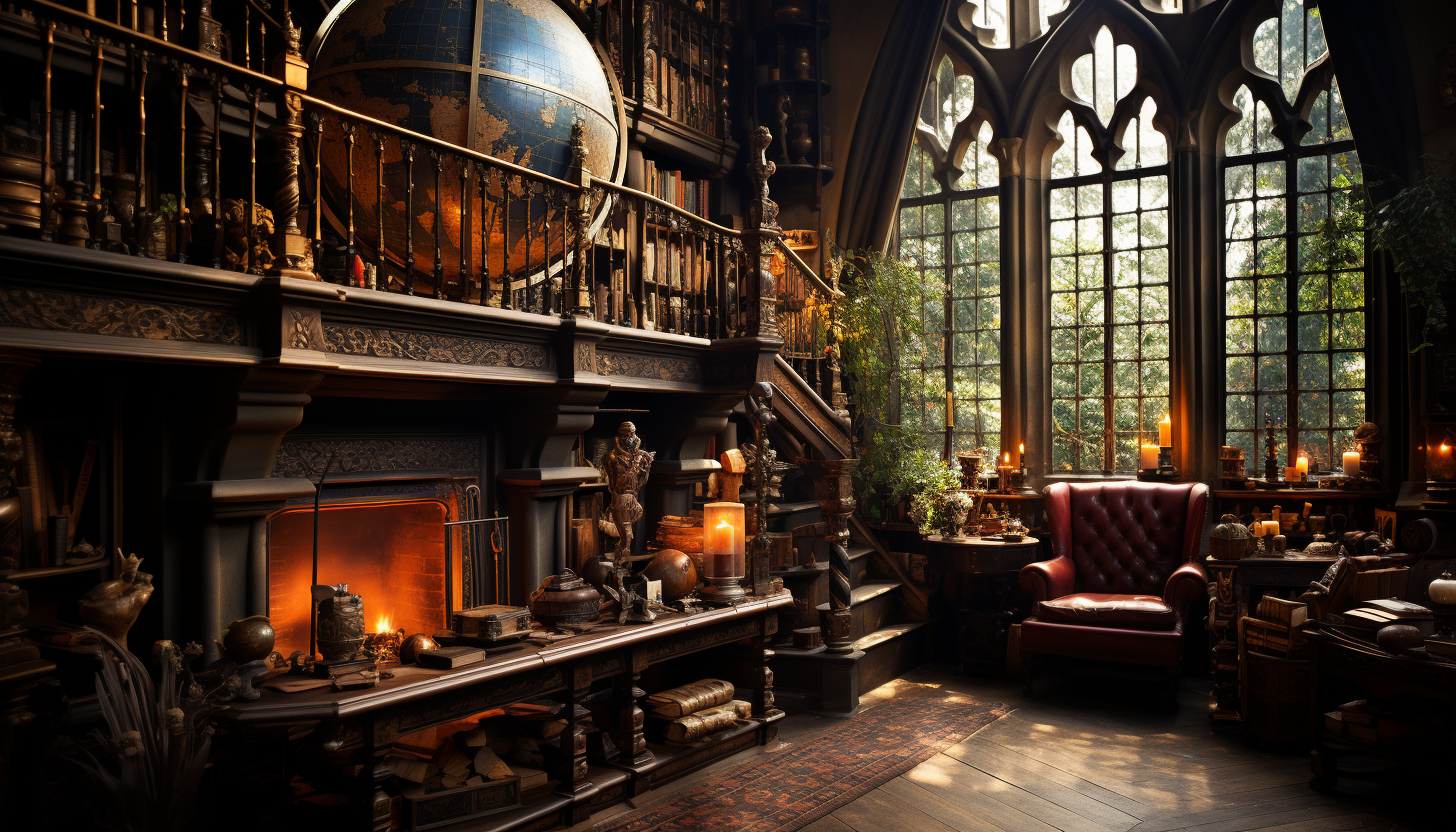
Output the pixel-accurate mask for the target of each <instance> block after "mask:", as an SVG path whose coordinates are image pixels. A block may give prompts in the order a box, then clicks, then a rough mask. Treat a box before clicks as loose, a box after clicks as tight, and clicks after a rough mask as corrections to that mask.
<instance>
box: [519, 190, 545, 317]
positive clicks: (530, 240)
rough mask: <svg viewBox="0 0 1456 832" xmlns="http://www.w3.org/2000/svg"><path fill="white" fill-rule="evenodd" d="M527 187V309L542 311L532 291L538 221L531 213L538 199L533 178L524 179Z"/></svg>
mask: <svg viewBox="0 0 1456 832" xmlns="http://www.w3.org/2000/svg"><path fill="white" fill-rule="evenodd" d="M522 183H523V184H524V185H525V187H526V268H525V271H524V272H523V274H524V275H525V278H526V311H527V312H540V311H541V307H540V304H538V303H537V302H536V298H535V293H533V292H532V291H531V250H532V249H533V248H534V247H535V245H536V222H535V218H534V217H533V216H532V214H531V206H532V204H533V203H535V201H536V183H535V182H534V181H531V180H525V179H523V180H522Z"/></svg>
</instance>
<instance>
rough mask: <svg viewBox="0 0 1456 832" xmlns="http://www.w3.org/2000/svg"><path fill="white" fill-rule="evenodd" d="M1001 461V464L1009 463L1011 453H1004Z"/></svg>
mask: <svg viewBox="0 0 1456 832" xmlns="http://www.w3.org/2000/svg"><path fill="white" fill-rule="evenodd" d="M1002 461H1003V462H1010V461H1011V452H1010V451H1007V452H1006V456H1005V457H1003V458H1002Z"/></svg>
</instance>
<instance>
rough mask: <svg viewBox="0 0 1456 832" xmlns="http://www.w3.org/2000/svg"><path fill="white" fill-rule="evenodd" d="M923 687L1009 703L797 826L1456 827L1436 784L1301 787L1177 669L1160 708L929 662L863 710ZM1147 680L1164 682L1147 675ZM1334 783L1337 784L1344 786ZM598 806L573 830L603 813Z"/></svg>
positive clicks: (811, 728) (1132, 831)
mask: <svg viewBox="0 0 1456 832" xmlns="http://www.w3.org/2000/svg"><path fill="white" fill-rule="evenodd" d="M915 684H920V685H930V686H934V687H939V688H943V689H947V690H951V691H955V692H957V693H962V694H966V695H969V696H971V697H974V698H975V699H977V700H979V701H981V702H986V703H993V702H1000V703H1004V704H1005V705H1007V706H1009V707H1010V708H1011V709H1012V711H1011V712H1010V713H1009V714H1008V715H1007V716H1004V717H1002V718H1001V719H998V720H997V721H996V722H993V723H991V724H990V725H987V726H985V727H984V728H982V729H981V730H980V731H978V732H976V733H975V734H973V735H971V736H970V737H967V738H966V739H965V740H963V741H961V742H959V743H957V744H955V745H954V746H951V747H950V748H948V749H946V750H945V751H944V752H943V753H941V754H937V755H935V756H933V757H931V758H930V759H928V760H926V761H925V762H924V763H921V764H920V765H919V766H916V767H915V768H913V769H911V770H910V771H908V772H906V773H905V774H902V775H900V776H899V777H896V778H895V779H893V780H891V781H889V782H888V783H885V784H883V785H881V786H880V787H878V788H876V789H874V790H872V791H870V792H868V793H867V794H865V795H863V796H861V797H860V798H858V799H856V800H854V801H852V802H850V803H848V804H846V805H844V806H842V807H840V808H839V809H838V810H836V811H835V812H834V813H833V814H831V815H829V816H827V817H825V818H822V819H820V820H818V821H816V822H814V823H812V824H809V825H808V826H805V827H803V829H804V830H807V831H808V832H1376V830H1379V831H1380V832H1426V830H1436V829H1440V830H1442V832H1452V830H1456V825H1441V824H1435V825H1432V824H1431V823H1429V822H1425V821H1421V820H1416V819H1415V818H1417V817H1423V816H1422V815H1420V814H1419V812H1420V811H1425V810H1424V809H1420V810H1417V809H1414V808H1413V804H1415V803H1416V802H1417V800H1416V799H1417V798H1421V797H1422V794H1423V792H1429V793H1430V794H1427V795H1425V798H1427V799H1426V802H1425V803H1424V804H1422V805H1429V804H1430V802H1431V799H1434V800H1435V801H1437V802H1439V800H1440V799H1442V798H1443V797H1444V796H1445V795H1444V793H1443V792H1442V789H1441V788H1436V789H1424V790H1423V789H1420V788H1416V787H1407V788H1406V790H1405V791H1404V792H1402V791H1399V790H1393V789H1385V790H1377V791H1370V790H1369V789H1370V788H1373V787H1359V786H1352V787H1350V788H1351V789H1352V790H1351V791H1348V792H1346V793H1344V794H1324V793H1320V792H1315V791H1313V790H1311V789H1310V788H1309V785H1308V781H1309V757H1308V754H1307V753H1302V752H1298V751H1292V752H1284V751H1279V750H1271V749H1266V748H1259V747H1256V746H1254V745H1252V744H1251V743H1249V742H1248V741H1247V740H1246V738H1245V737H1244V736H1243V735H1242V734H1240V733H1239V732H1237V731H1227V730H1223V731H1220V730H1218V729H1216V727H1215V726H1214V725H1213V723H1212V722H1211V721H1210V720H1209V718H1208V713H1209V701H1208V694H1207V690H1208V685H1207V683H1206V682H1204V681H1199V680H1192V679H1186V680H1185V681H1184V684H1183V687H1182V690H1181V692H1180V697H1179V701H1180V705H1181V707H1180V709H1179V710H1178V712H1177V713H1172V714H1170V713H1166V712H1163V711H1160V710H1157V709H1156V707H1155V705H1156V702H1157V698H1158V697H1157V696H1156V695H1155V693H1149V692H1148V691H1146V690H1141V689H1139V688H1138V687H1137V684H1136V683H1135V682H1128V681H1126V680H1118V681H1111V680H1109V681H1106V682H1105V683H1104V682H1098V683H1096V684H1086V683H1084V680H1082V679H1073V680H1070V681H1064V682H1063V683H1061V684H1060V685H1055V686H1052V687H1051V688H1050V689H1048V690H1043V691H1042V692H1041V693H1040V694H1039V695H1038V696H1037V697H1036V698H1027V697H1026V696H1024V695H1022V693H1021V690H1020V687H1019V685H1016V684H1014V683H1012V682H1009V681H1007V680H1004V679H1003V680H984V679H977V678H975V677H970V676H965V675H962V674H959V673H956V672H953V671H952V670H951V669H950V668H949V667H947V666H934V665H932V666H927V667H925V668H921V669H919V670H916V671H913V672H912V673H910V674H908V675H907V676H906V678H905V679H902V680H897V681H896V682H892V683H890V684H889V685H886V686H883V687H881V688H879V689H877V690H874V691H871V692H869V693H867V694H866V695H865V696H864V697H863V703H864V705H865V706H867V707H874V706H875V705H877V704H880V703H883V702H886V701H888V700H890V699H893V698H894V697H895V696H896V693H897V691H899V690H901V689H903V688H904V687H905V686H907V685H915ZM1149 684H1150V685H1153V686H1154V687H1153V688H1150V690H1155V691H1156V690H1161V687H1160V686H1159V685H1158V684H1157V683H1156V682H1149ZM834 724H836V720H830V719H822V718H817V717H811V716H803V715H798V716H794V717H791V718H790V719H789V720H786V721H785V723H783V727H784V730H782V731H781V732H780V738H779V741H777V742H775V743H772V744H770V745H769V746H768V747H766V748H763V749H759V750H757V751H756V752H750V753H747V754H744V755H740V756H738V757H735V758H733V760H732V761H731V762H730V761H724V762H720V763H718V764H715V765H714V766H711V767H709V768H707V769H705V770H703V771H701V772H698V773H695V774H693V775H691V776H689V777H687V778H684V780H682V781H680V782H679V783H676V784H673V785H672V786H669V787H666V788H663V789H661V790H659V791H656V792H652V793H649V794H647V795H643V796H641V797H639V798H638V799H637V800H636V801H635V803H636V804H637V805H646V804H649V803H655V802H658V801H663V800H671V799H672V798H673V796H674V795H673V794H672V793H673V792H674V791H677V790H678V789H681V788H684V787H686V786H689V785H692V784H695V783H700V782H703V781H706V780H711V779H713V778H715V777H721V776H722V775H723V774H724V773H725V772H726V770H727V769H729V768H730V767H731V766H736V765H740V764H742V763H744V762H752V761H754V760H759V761H761V764H762V765H773V762H774V755H775V753H776V752H777V751H781V750H785V749H788V748H793V747H795V745H796V744H798V743H801V742H804V741H807V740H808V739H811V738H812V737H814V736H816V735H817V734H818V733H819V732H821V731H823V730H825V729H826V728H828V727H830V726H832V725H834ZM1342 785H1343V783H1342ZM607 816H608V813H606V812H603V813H599V814H598V815H596V816H594V817H593V818H591V819H590V820H588V821H586V822H585V823H583V824H580V825H578V827H577V829H578V830H585V829H586V828H588V827H589V826H591V825H593V824H595V823H598V822H600V821H601V820H602V819H603V818H605V817H607Z"/></svg>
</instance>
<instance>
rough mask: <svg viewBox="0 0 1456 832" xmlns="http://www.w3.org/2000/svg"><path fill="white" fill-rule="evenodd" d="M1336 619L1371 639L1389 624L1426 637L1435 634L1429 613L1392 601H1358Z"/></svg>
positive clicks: (1424, 609)
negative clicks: (1409, 629) (1419, 632)
mask: <svg viewBox="0 0 1456 832" xmlns="http://www.w3.org/2000/svg"><path fill="white" fill-rule="evenodd" d="M1340 619H1341V622H1342V623H1343V625H1344V627H1345V628H1346V629H1347V630H1350V631H1351V632H1353V633H1354V634H1355V635H1358V636H1361V637H1362V638H1371V639H1373V638H1374V637H1375V633H1376V632H1377V631H1379V630H1380V628H1381V627H1385V626H1388V625H1390V624H1409V625H1410V626H1412V627H1415V628H1416V629H1418V630H1420V631H1421V635H1423V636H1426V637H1430V636H1432V635H1434V634H1435V632H1436V620H1435V617H1434V616H1432V615H1431V611H1430V610H1428V609H1426V608H1425V607H1423V606H1421V605H1420V604H1412V603H1411V602H1409V601H1397V600H1396V599H1394V598H1384V599H1377V600H1374V601H1362V602H1361V603H1360V606H1358V607H1355V608H1354V609H1350V610H1346V611H1345V612H1343V613H1341V614H1340Z"/></svg>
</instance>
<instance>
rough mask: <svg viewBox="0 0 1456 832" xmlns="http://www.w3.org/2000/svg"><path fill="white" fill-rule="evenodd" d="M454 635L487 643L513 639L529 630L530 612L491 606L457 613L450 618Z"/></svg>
mask: <svg viewBox="0 0 1456 832" xmlns="http://www.w3.org/2000/svg"><path fill="white" fill-rule="evenodd" d="M450 619H451V623H452V624H453V625H454V626H453V629H454V631H455V635H458V636H463V637H465V638H479V639H485V640H487V641H490V640H494V639H499V638H514V637H516V636H518V635H520V634H523V633H525V632H528V631H529V630H530V629H531V612H530V610H528V609H526V608H525V607H509V606H506V605H504V604H491V605H488V606H484V607H476V608H475V609H470V610H464V611H462V612H457V613H455V614H454V615H453V616H451V617H450Z"/></svg>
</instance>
